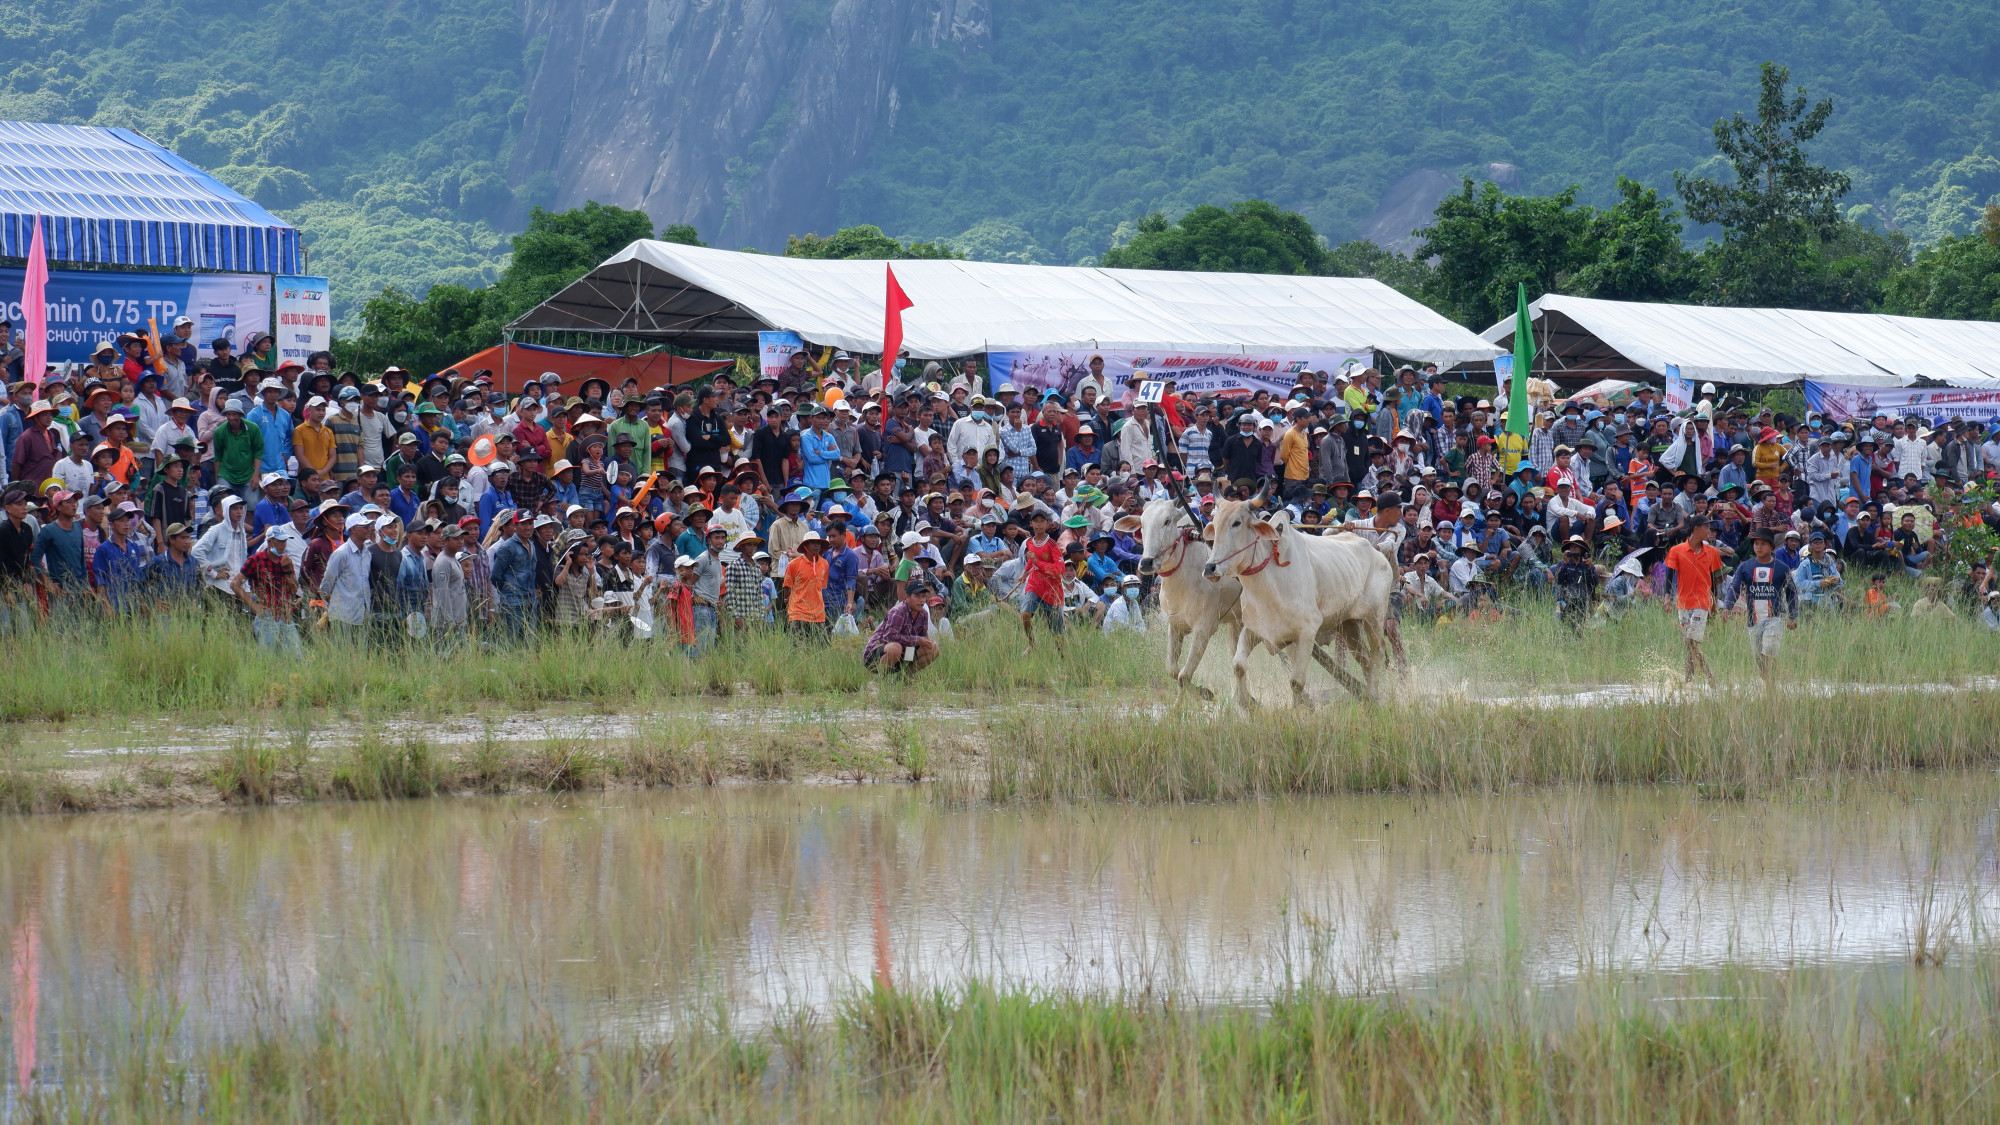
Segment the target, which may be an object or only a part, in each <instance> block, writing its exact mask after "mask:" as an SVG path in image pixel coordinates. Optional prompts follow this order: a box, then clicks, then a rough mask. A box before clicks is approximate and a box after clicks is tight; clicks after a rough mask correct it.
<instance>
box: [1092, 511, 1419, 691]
mask: <svg viewBox="0 0 2000 1125" xmlns="http://www.w3.org/2000/svg"><path fill="white" fill-rule="evenodd" d="M1287 516H1288V513H1287V512H1286V511H1285V510H1284V509H1282V508H1277V509H1273V508H1271V507H1269V506H1267V501H1266V497H1265V494H1264V493H1262V492H1260V493H1258V494H1257V496H1255V497H1253V498H1251V499H1249V500H1228V501H1223V502H1221V503H1219V504H1217V505H1216V506H1215V510H1214V512H1213V514H1212V515H1211V517H1210V519H1209V521H1208V523H1207V524H1206V525H1205V526H1204V525H1202V524H1199V523H1198V522H1197V521H1196V520H1195V518H1194V515H1193V513H1192V512H1191V511H1190V509H1189V508H1188V507H1187V505H1186V504H1185V503H1184V502H1183V501H1182V500H1180V499H1164V498H1163V499H1157V500H1154V501H1152V502H1150V503H1148V504H1147V505H1146V507H1145V508H1144V509H1143V510H1142V511H1141V512H1140V513H1139V514H1138V515H1136V516H1124V517H1121V518H1120V519H1119V520H1118V521H1117V523H1116V524H1115V525H1114V526H1115V527H1116V528H1117V529H1118V530H1119V531H1122V532H1125V533H1126V534H1128V535H1137V536H1139V539H1140V544H1141V548H1142V550H1143V552H1144V554H1143V555H1142V556H1141V558H1140V560H1139V571H1140V573H1141V574H1152V575H1154V576H1155V577H1156V578H1157V580H1158V582H1159V590H1160V610H1161V612H1162V614H1163V615H1164V616H1165V617H1166V621H1167V672H1168V674H1169V675H1171V676H1173V677H1174V679H1175V680H1176V681H1178V682H1179V684H1180V686H1181V688H1182V689H1183V690H1185V689H1187V688H1189V687H1192V688H1194V690H1195V691H1197V692H1199V693H1200V694H1202V695H1203V696H1209V695H1210V694H1211V693H1210V692H1209V691H1208V690H1207V689H1206V688H1203V687H1202V686H1200V685H1199V684H1196V683H1194V673H1195V669H1196V668H1197V667H1198V666H1199V665H1200V664H1201V658H1202V654H1203V653H1204V652H1205V651H1207V649H1208V642H1209V640H1210V638H1212V637H1213V636H1214V635H1215V631H1216V629H1218V628H1226V629H1228V630H1229V634H1230V640H1231V644H1232V647H1233V649H1234V656H1233V658H1232V664H1233V667H1234V671H1235V674H1236V703H1237V704H1238V705H1239V706H1241V705H1247V704H1249V703H1250V702H1251V700H1252V697H1251V694H1250V685H1249V680H1248V666H1249V659H1250V654H1251V653H1252V652H1253V651H1255V650H1256V648H1257V646H1258V645H1260V644H1262V645H1264V646H1266V647H1268V648H1269V649H1270V650H1271V651H1272V652H1274V653H1276V654H1277V655H1278V657H1279V659H1281V660H1283V661H1284V662H1285V664H1286V665H1287V667H1288V668H1289V669H1290V672H1291V681H1292V702H1293V704H1294V705H1295V706H1303V705H1305V704H1306V692H1305V679H1306V660H1307V659H1308V658H1309V657H1310V658H1311V659H1313V660H1316V661H1318V662H1319V664H1320V666H1321V667H1324V668H1325V669H1326V670H1327V671H1328V672H1329V673H1331V674H1332V676H1333V678H1334V679H1335V680H1336V681H1338V682H1339V683H1340V684H1341V686H1343V687H1345V688H1347V690H1349V691H1351V692H1353V693H1354V695H1355V696H1356V697H1357V698H1360V699H1365V700H1372V699H1373V698H1375V693H1376V686H1377V685H1376V680H1377V677H1378V675H1379V674H1380V673H1381V671H1382V670H1383V665H1384V664H1385V663H1386V662H1387V658H1388V654H1389V645H1388V642H1387V640H1386V637H1385V635H1384V628H1385V624H1386V621H1387V619H1388V615H1389V595H1390V591H1391V589H1392V588H1393V586H1394V585H1395V581H1396V573H1395V568H1394V567H1393V566H1391V565H1390V563H1389V560H1388V558H1387V557H1386V556H1384V555H1383V553H1382V552H1381V551H1380V550H1378V549H1377V548H1376V546H1375V545H1374V544H1373V543H1371V542H1369V541H1368V539H1366V538H1364V537H1363V536H1361V535H1357V534H1354V533H1353V532H1327V533H1324V534H1320V535H1309V534H1306V533H1305V532H1303V531H1301V530H1300V529H1298V528H1297V527H1294V526H1292V522H1291V520H1290V519H1289V518H1287ZM1329 641H1333V642H1337V643H1336V644H1335V647H1334V651H1333V652H1332V653H1329V652H1328V651H1327V650H1326V648H1325V647H1324V646H1325V645H1326V644H1327V643H1328V642H1329ZM1343 652H1345V653H1347V654H1351V655H1352V656H1353V657H1354V659H1355V661H1356V663H1358V664H1360V666H1361V676H1360V678H1359V679H1357V678H1356V677H1355V676H1354V675H1353V674H1352V673H1350V672H1349V671H1348V670H1347V669H1346V667H1345V666H1344V664H1343V662H1342V660H1341V654H1342V653H1343Z"/></svg>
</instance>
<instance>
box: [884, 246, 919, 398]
mask: <svg viewBox="0 0 2000 1125" xmlns="http://www.w3.org/2000/svg"><path fill="white" fill-rule="evenodd" d="M883 268H885V269H887V270H888V271H889V296H888V300H887V301H886V302H885V305H884V308H885V311H884V313H883V316H882V385H883V386H884V387H887V386H888V385H889V380H890V379H891V378H893V377H894V375H895V371H896V354H897V353H898V352H901V351H902V350H903V310H904V309H908V308H914V307H916V302H915V301H912V300H910V298H909V295H908V294H906V293H904V292H903V287H902V286H900V285H898V284H896V267H894V266H890V265H886V264H885V265H884V267H883Z"/></svg>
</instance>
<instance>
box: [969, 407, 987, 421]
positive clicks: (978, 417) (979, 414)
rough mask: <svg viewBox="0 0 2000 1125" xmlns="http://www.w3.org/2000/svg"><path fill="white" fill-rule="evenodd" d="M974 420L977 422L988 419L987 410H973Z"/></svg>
mask: <svg viewBox="0 0 2000 1125" xmlns="http://www.w3.org/2000/svg"><path fill="white" fill-rule="evenodd" d="M972 420H973V421H975V422H984V421H986V412H985V411H984V410H975V411H973V412H972Z"/></svg>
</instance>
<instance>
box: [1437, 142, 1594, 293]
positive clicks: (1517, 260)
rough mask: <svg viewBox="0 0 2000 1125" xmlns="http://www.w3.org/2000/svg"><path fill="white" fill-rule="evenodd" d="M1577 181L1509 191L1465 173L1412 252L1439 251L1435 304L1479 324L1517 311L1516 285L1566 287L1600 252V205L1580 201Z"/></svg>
mask: <svg viewBox="0 0 2000 1125" xmlns="http://www.w3.org/2000/svg"><path fill="white" fill-rule="evenodd" d="M1576 192H1577V189H1576V186H1575V185H1571V186H1570V187H1568V188H1565V189H1564V190H1562V191H1561V192H1558V193H1556V194H1555V195H1508V194H1506V193H1505V192H1503V191H1501V190H1500V188H1499V187H1498V185H1495V184H1490V183H1488V184H1478V185H1475V184H1474V183H1473V182H1472V181H1471V180H1470V179H1467V180H1465V181H1464V183H1463V184H1462V186H1461V187H1460V189H1459V191H1458V193H1457V194H1456V195H1448V196H1446V197H1445V198H1444V200H1443V201H1442V202H1440V203H1439V204H1438V206H1437V210H1436V211H1435V212H1434V213H1433V217H1432V220H1431V225H1430V226H1427V227H1425V228H1423V229H1422V230H1419V231H1418V232H1417V234H1418V235H1419V236H1421V237H1422V238H1423V240H1424V242H1423V245H1422V246H1420V247H1418V248H1417V252H1416V253H1415V254H1414V255H1412V256H1413V257H1415V258H1417V259H1419V260H1430V259H1436V263H1437V264H1436V266H1435V268H1434V269H1433V270H1432V271H1431V275H1430V277H1429V279H1428V280H1427V281H1426V282H1425V283H1424V287H1423V290H1422V295H1423V299H1424V300H1425V301H1426V302H1427V303H1429V304H1430V306H1431V307H1432V308H1435V309H1437V310H1439V311H1440V312H1442V313H1444V314H1445V315H1446V316H1449V317H1451V318H1452V319H1454V320H1457V321H1458V322H1459V323H1460V324H1463V325H1466V326H1467V327H1469V328H1473V329H1475V330H1477V329H1482V328H1485V327H1486V326H1487V325H1489V324H1493V323H1495V322H1497V321H1498V320H1499V319H1500V318H1501V317H1504V316H1507V315H1509V314H1510V313H1512V312H1513V311H1514V304H1515V300H1514V298H1515V287H1516V286H1517V285H1522V284H1525V285H1526V286H1527V287H1528V293H1529V295H1530V296H1531V297H1533V296H1536V295H1539V294H1542V293H1551V292H1562V291H1563V290H1564V286H1565V284H1566V283H1567V281H1568V280H1569V278H1570V277H1571V276H1572V275H1573V274H1575V273H1576V272H1577V271H1579V270H1581V269H1583V268H1584V267H1586V266H1588V265H1590V264H1591V263H1592V262H1593V261H1595V260H1596V258H1597V251H1598V245H1599V241H1600V239H1599V232H1598V229H1597V220H1598V212H1597V211H1596V209H1595V208H1591V207H1586V206H1580V205H1578V203H1577V202H1576Z"/></svg>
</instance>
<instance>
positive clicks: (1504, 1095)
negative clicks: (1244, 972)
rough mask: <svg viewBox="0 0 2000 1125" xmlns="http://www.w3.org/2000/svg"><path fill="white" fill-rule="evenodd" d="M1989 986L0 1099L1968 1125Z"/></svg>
mask: <svg viewBox="0 0 2000 1125" xmlns="http://www.w3.org/2000/svg"><path fill="white" fill-rule="evenodd" d="M1991 968H1992V966H1991V964H1990V958H1988V959H1987V960H1986V961H1982V962H1980V963H1979V964H1976V965H1974V966H1972V967H1969V968H1955V969H1951V970H1945V971H1946V972H1949V973H1952V974H1955V975H1953V976H1951V977H1948V978H1947V977H1944V976H1937V975H1928V976H1927V975H1926V972H1929V973H1933V974H1935V973H1936V972H1937V970H1929V971H1918V972H1916V973H1915V974H1914V975H1901V976H1897V975H1895V974H1891V975H1890V976H1891V979H1890V983H1888V984H1887V985H1886V986H1885V987H1879V988H1875V989H1872V990H1870V989H1867V988H1864V987H1863V986H1862V985H1859V984H1857V983H1856V978H1855V977H1854V975H1853V974H1851V973H1833V972H1823V971H1816V970H1797V971H1795V972H1793V973H1785V974H1750V973H1735V972H1730V971H1728V970H1719V971H1715V972H1711V973H1703V974H1700V975H1698V977H1691V978H1675V979H1672V980H1670V981H1666V982H1663V983H1662V982H1655V984H1654V985H1653V986H1642V985H1639V984H1632V983H1620V982H1619V981H1618V980H1616V979H1612V978H1609V977H1591V978H1588V979H1586V980H1585V981H1583V982H1581V983H1579V984H1577V985H1575V986H1572V987H1568V988H1565V989H1562V990H1558V992H1557V993H1555V994H1550V995H1548V996H1544V997H1542V998H1540V999H1537V998H1536V997H1535V995H1533V994H1532V990H1530V994H1528V995H1524V992H1523V990H1522V989H1521V988H1520V987H1518V982H1517V986H1516V987H1514V988H1512V989H1507V988H1498V987H1495V988H1493V989H1490V990H1487V991H1486V992H1484V993H1482V994H1481V997H1479V998H1465V997H1457V998H1454V999H1453V1000H1452V1001H1451V1002H1440V1000H1438V999H1437V998H1431V999H1425V998H1423V997H1422V996H1410V997H1395V996H1388V997H1352V996H1342V995H1337V994H1335V993H1332V992H1329V991H1325V990H1322V989H1318V988H1300V989H1294V990H1289V991H1287V992H1285V993H1283V994H1282V995H1281V996H1280V997H1279V998H1278V999H1277V1000H1275V1001H1274V1002H1272V1003H1271V1004H1270V1005H1269V1006H1268V1008H1266V1009H1264V1010H1261V1011H1253V1010H1250V1009H1246V1008H1241V1007H1235V1006H1229V1005H1223V1006H1203V1005H1199V1004H1182V1003H1176V1002H1171V1001H1162V1000H1159V999H1146V998H1138V997H1126V998H1097V997H1079V996H1048V995H1039V994H1023V993H1012V994H1008V993H996V992H994V991H991V990H988V989H985V988H982V987H979V986H976V985H975V986H972V987H970V988H966V989H961V990H957V991H953V992H949V993H944V992H925V991H921V990H917V991H898V990H895V989H892V988H884V987H877V988H874V989H872V990H870V991H868V992H865V993H862V994H860V995H857V996H854V997H852V998H850V999H849V1000H848V1001H847V1002H846V1003H844V1004H842V1005H840V1006H839V1007H838V1008H837V1009H836V1010H835V1011H834V1012H833V1013H831V1014H827V1015H821V1014H812V1013H806V1012H800V1013H797V1014H795V1015H794V1016H791V1017H781V1018H779V1019H778V1020H777V1021H776V1022H775V1024H774V1025H773V1026H772V1027H770V1028H768V1029H765V1030H746V1029H742V1028H738V1027H732V1026H731V1025H730V1024H729V1022H728V1021H727V1020H726V1019H718V1018H713V1017H711V1018H710V1019H708V1020H705V1021H704V1020H696V1021H694V1023H693V1024H692V1025H691V1026H692V1027H693V1028H694V1030H683V1031H680V1032H676V1033H668V1034H667V1035H666V1037H665V1038H664V1039H661V1040H647V1039H643V1038H642V1039H638V1040H635V1039H633V1038H632V1037H631V1036H630V1035H628V1034H624V1033H611V1034H606V1035H590V1036H582V1037H579V1036H576V1035H572V1034H565V1033H564V1032H562V1031H560V1030H558V1029H557V1027H556V1026H555V1023H554V1021H553V1020H550V1019H548V1018H547V1017H545V1016H544V1017H530V1018H527V1019H514V1020H499V1019H484V1020H479V1019H477V1018H476V1016H475V1014H474V1013H461V1016H475V1019H474V1022H473V1024H472V1026H473V1027H474V1028H475V1029H476V1030H473V1031H470V1032H468V1031H467V1030H466V1024H465V1022H464V1021H463V1019H462V1018H461V1019H454V1018H452V1017H450V1016H448V1015H445V1014H441V1013H440V1012H439V1011H437V1010H436V1009H434V1008H433V1007H431V1006H430V1005H428V1004H425V1003H422V1002H416V1001H411V1000H409V999H407V998H405V996H404V994H403V993H402V992H400V991H399V990H396V989H393V988H383V989H370V990H366V992H365V994H364V996H365V998H362V999H356V1000H352V1001H328V1002H327V1007H326V1008H325V1009H324V1010H323V1011H322V1013H321V1014H319V1015H318V1016H314V1017H304V1018H299V1019H288V1018H285V1017H275V1016H267V1017H265V1018H262V1019H260V1020H258V1021H256V1026H255V1027H254V1028H251V1029H246V1030H245V1031H244V1032H243V1033H241V1034H240V1035H238V1036H235V1037H230V1038H226V1039H223V1040H221V1041H214V1042H198V1043H184V1042H180V1041H177V1040H176V1039H175V1038H174V1036H173V1031H172V1021H171V1018H170V1017H169V1016H168V1015H166V1014H164V1013H160V1012H154V1013H153V1014H152V1015H150V1017H148V1018H143V1019H141V1020H139V1021H138V1023H137V1024H136V1026H133V1027H130V1028H125V1029H121V1030H119V1031H117V1032H115V1033H108V1034H105V1035H103V1036H102V1037H100V1038H97V1039H94V1040H93V1039H92V1038H90V1037H89V1036H86V1035H82V1034H74V1035H68V1036H65V1037H64V1038H63V1040H62V1049H63V1056H64V1059H65V1063H64V1064H63V1065H59V1066H58V1065H53V1060H51V1063H52V1065H51V1066H50V1067H49V1068H48V1069H46V1070H44V1071H43V1072H42V1077H41V1081H40V1083H39V1084H38V1085H36V1086H35V1087H33V1088H32V1089H31V1090H29V1091H27V1092H25V1094H24V1095H22V1096H21V1097H19V1098H18V1100H16V1101H15V1103H14V1104H15V1107H16V1109H17V1110H18V1111H20V1112H21V1113H22V1114H23V1119H25V1120H91V1121H194V1120H202V1121H211V1120H212V1121H302V1122H306V1121H392V1120H393V1121H400V1122H425V1121H490V1122H541V1121H584V1120H589V1121H660V1120H696V1119H700V1120H728V1121H742V1122H766V1121H769V1122H781V1121H854V1122H863V1121H865V1122H877V1121H946V1122H973V1123H982V1125H983V1123H989V1122H995V1123H997V1122H1012V1121H1023V1122H1025V1121H1075V1122H1121V1121H1129V1122H1159V1121H1175V1122H1183V1121H1189V1122H1192V1121H1218V1122H1221V1121H1229V1122H1236V1121H1287V1122H1289V1121H1383V1122H1405V1121H1408V1122H1417V1121H1427V1122H1428V1121H1482V1122H1546V1121H1603V1122H1687V1121H1738V1120H1754V1121H1849V1122H1908V1121H1937V1122H1944V1121H1991V1120H1994V1119H1995V1118H1996V1116H2000V1082H1995V1081H1994V1080H1993V1075H1994V1074H1995V1073H1996V1072H2000V1000H1996V997H2000V991H1996V988H1995V985H1996V981H1995V980H1993V979H1992V975H1991ZM1659 987H1665V988H1666V990H1667V991H1668V992H1671V993H1674V994H1675V995H1673V996H1667V997H1662V996H1659V995H1657V994H1656V989H1657V988H1659ZM477 1003H478V1001H476V1000H469V999H468V1000H462V1001H461V1004H473V1005H476V1004H477ZM148 1010H149V1011H151V1009H148ZM68 1060H78V1061H74V1062H70V1061H68Z"/></svg>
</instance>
